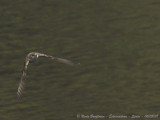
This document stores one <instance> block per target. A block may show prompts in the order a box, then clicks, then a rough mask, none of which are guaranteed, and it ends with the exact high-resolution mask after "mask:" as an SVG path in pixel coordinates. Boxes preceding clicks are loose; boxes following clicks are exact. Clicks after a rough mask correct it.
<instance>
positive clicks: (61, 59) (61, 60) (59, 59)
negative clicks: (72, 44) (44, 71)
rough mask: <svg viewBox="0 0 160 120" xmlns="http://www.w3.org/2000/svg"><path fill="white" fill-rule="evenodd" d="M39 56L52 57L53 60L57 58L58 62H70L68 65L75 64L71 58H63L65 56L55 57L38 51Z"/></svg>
mask: <svg viewBox="0 0 160 120" xmlns="http://www.w3.org/2000/svg"><path fill="white" fill-rule="evenodd" d="M38 55H39V56H42V57H47V58H51V59H52V60H55V61H57V62H60V63H64V64H68V65H74V63H73V62H72V61H70V60H67V59H63V58H59V57H53V56H51V55H46V54H41V53H38Z"/></svg>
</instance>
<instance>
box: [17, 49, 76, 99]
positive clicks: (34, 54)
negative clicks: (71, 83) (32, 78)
mask: <svg viewBox="0 0 160 120" xmlns="http://www.w3.org/2000/svg"><path fill="white" fill-rule="evenodd" d="M39 57H47V58H51V59H52V60H55V61H58V62H61V63H65V64H69V65H74V63H73V62H71V61H70V60H67V59H62V58H58V57H53V56H51V55H46V54H42V53H38V52H31V53H29V54H28V55H27V56H26V59H25V62H24V69H23V71H22V76H21V81H20V84H19V87H18V91H17V97H18V98H21V96H22V92H23V89H24V83H25V80H26V74H27V67H28V64H29V63H33V62H35V61H36V60H37V59H38V58H39Z"/></svg>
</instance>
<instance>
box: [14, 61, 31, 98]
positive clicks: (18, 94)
mask: <svg viewBox="0 0 160 120" xmlns="http://www.w3.org/2000/svg"><path fill="white" fill-rule="evenodd" d="M28 64H29V60H26V61H25V63H24V69H23V71H22V76H21V80H20V83H19V87H18V91H17V98H18V99H20V98H21V96H22V93H23V90H24V83H25V80H26V75H27V66H28Z"/></svg>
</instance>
